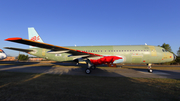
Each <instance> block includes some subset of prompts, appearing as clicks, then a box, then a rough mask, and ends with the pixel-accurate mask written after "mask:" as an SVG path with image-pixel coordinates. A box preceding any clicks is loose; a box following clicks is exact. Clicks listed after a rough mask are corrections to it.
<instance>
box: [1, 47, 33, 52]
mask: <svg viewBox="0 0 180 101" xmlns="http://www.w3.org/2000/svg"><path fill="white" fill-rule="evenodd" d="M4 48H5V49H11V50H16V51H22V52H26V53H28V52H32V51H33V50H30V49H21V48H13V47H4Z"/></svg>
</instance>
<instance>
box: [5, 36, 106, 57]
mask: <svg viewBox="0 0 180 101" xmlns="http://www.w3.org/2000/svg"><path fill="white" fill-rule="evenodd" d="M5 41H11V42H16V43H21V44H26V45H31V46H36V47H40V48H45V49H50V50H51V52H57V51H61V52H63V53H69V54H71V57H83V58H88V57H103V56H102V55H99V54H94V53H89V52H85V51H81V50H76V49H71V48H66V47H61V46H56V45H51V44H47V43H43V42H37V41H32V40H28V39H22V38H18V37H16V38H8V39H5ZM11 49H12V48H11ZM14 50H17V49H14Z"/></svg>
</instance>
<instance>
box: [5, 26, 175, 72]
mask: <svg viewBox="0 0 180 101" xmlns="http://www.w3.org/2000/svg"><path fill="white" fill-rule="evenodd" d="M28 35H29V39H23V38H20V37H14V38H7V39H5V41H11V42H16V43H21V44H26V45H30V49H20V48H13V47H5V48H6V49H12V50H16V51H23V52H26V53H29V54H31V55H34V56H37V57H42V58H45V59H49V60H53V61H58V62H64V61H74V62H76V63H79V61H85V62H86V64H87V68H86V70H85V73H86V74H90V73H91V72H92V70H94V69H95V68H96V66H97V65H101V64H108V65H109V66H113V65H116V64H117V63H145V64H147V65H148V66H147V67H148V72H150V73H152V72H153V71H152V69H151V65H152V63H164V62H170V61H173V60H175V59H176V56H175V55H174V54H172V53H170V52H168V51H166V50H165V49H164V48H162V47H158V46H150V45H125V46H73V47H62V46H56V45H52V44H47V43H44V42H43V40H42V38H41V37H40V36H39V34H38V33H37V32H36V30H35V29H34V28H33V27H29V28H28Z"/></svg>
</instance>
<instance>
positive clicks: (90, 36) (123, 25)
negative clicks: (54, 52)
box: [0, 0, 180, 56]
mask: <svg viewBox="0 0 180 101" xmlns="http://www.w3.org/2000/svg"><path fill="white" fill-rule="evenodd" d="M179 5H180V0H0V35H1V36H0V49H3V50H4V51H5V52H6V53H7V54H8V55H10V56H17V55H18V54H19V52H17V51H12V50H7V49H4V48H3V47H16V48H24V49H27V48H29V46H27V45H23V44H18V43H13V42H8V41H4V39H7V38H11V37H21V38H24V39H28V30H27V28H28V27H34V28H35V29H36V31H37V32H38V33H39V35H40V36H41V38H42V39H43V41H44V42H45V43H49V44H53V45H58V46H75V45H76V46H97V45H144V44H145V43H146V44H147V45H154V46H158V45H162V44H163V43H166V44H169V45H170V46H171V49H172V50H173V52H174V53H177V51H178V49H179V47H180V40H179V38H180V6H179Z"/></svg>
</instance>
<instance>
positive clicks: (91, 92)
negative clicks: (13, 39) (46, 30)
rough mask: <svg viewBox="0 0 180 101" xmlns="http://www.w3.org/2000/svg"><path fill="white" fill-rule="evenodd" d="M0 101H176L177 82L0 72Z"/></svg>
mask: <svg viewBox="0 0 180 101" xmlns="http://www.w3.org/2000/svg"><path fill="white" fill-rule="evenodd" d="M0 100H2V101H3V100H5V101H6V100H17V101H24V100H41V101H44V100H45V101H52V100H63V101H64V100H65V101H66V100H68V101H69V100H70V101H72V100H73V101H77V100H85V101H101V100H103V101H104V100H105V101H106V100H115V101H116V100H118V101H127V100H132V101H145V100H146V101H178V100H180V80H177V79H153V78H148V79H147V78H127V77H96V76H70V75H55V74H34V73H17V72H0Z"/></svg>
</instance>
